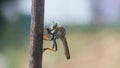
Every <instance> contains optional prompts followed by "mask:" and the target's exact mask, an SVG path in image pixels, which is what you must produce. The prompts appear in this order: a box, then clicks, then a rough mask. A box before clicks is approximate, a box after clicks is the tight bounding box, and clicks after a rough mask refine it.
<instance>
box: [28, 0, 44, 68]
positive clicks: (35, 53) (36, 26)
mask: <svg viewBox="0 0 120 68" xmlns="http://www.w3.org/2000/svg"><path fill="white" fill-rule="evenodd" d="M43 29H44V0H32V16H31V34H30V64H29V68H42V49H43Z"/></svg>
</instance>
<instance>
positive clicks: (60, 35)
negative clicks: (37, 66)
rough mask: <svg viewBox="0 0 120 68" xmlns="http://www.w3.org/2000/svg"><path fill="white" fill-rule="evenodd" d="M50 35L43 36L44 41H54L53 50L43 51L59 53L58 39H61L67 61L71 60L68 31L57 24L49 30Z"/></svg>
mask: <svg viewBox="0 0 120 68" xmlns="http://www.w3.org/2000/svg"><path fill="white" fill-rule="evenodd" d="M47 32H48V34H44V35H43V39H44V40H49V41H52V45H53V46H52V48H44V50H43V51H46V50H50V51H57V42H56V39H61V41H62V42H63V45H64V52H65V56H66V58H67V59H70V53H69V48H68V43H67V40H66V37H65V34H66V31H65V28H64V27H63V26H61V25H58V24H57V23H52V25H51V26H50V27H49V28H47Z"/></svg>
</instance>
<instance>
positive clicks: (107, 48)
mask: <svg viewBox="0 0 120 68" xmlns="http://www.w3.org/2000/svg"><path fill="white" fill-rule="evenodd" d="M119 4H120V1H119V0H99V1H98V0H74V1H73V0H69V1H68V0H66V1H64V0H57V1H56V0H53V1H50V0H46V1H45V27H48V26H49V25H50V23H52V22H53V21H55V22H58V23H59V24H62V25H63V26H64V27H65V28H66V31H67V35H66V37H67V41H68V44H69V48H70V54H71V59H70V60H66V58H65V55H64V51H63V46H62V43H61V41H60V40H57V42H58V51H57V52H50V51H46V52H45V53H44V54H43V68H67V67H69V68H120V54H119V53H120V42H119V41H120V24H119V23H120V20H119V19H120V13H119V10H120V5H119ZM30 22H31V0H25V1H24V0H1V1H0V68H28V65H29V48H30V47H29V46H30V45H29V43H30ZM51 46H52V45H51V42H50V41H44V47H51Z"/></svg>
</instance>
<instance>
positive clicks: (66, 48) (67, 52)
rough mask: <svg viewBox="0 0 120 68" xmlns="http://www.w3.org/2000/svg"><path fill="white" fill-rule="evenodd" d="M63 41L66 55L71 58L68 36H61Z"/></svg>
mask: <svg viewBox="0 0 120 68" xmlns="http://www.w3.org/2000/svg"><path fill="white" fill-rule="evenodd" d="M61 40H62V42H63V45H64V46H63V47H64V52H65V56H66V58H67V59H70V52H69V48H68V43H67V40H66V37H65V36H64V37H62V38H61Z"/></svg>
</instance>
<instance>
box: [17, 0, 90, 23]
mask: <svg viewBox="0 0 120 68" xmlns="http://www.w3.org/2000/svg"><path fill="white" fill-rule="evenodd" d="M18 5H19V8H20V10H19V11H21V12H22V13H24V14H27V15H30V14H31V0H19V1H18ZM91 19H92V10H91V3H90V0H45V22H52V21H56V22H65V21H66V20H67V21H74V22H80V21H81V22H88V21H91Z"/></svg>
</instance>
